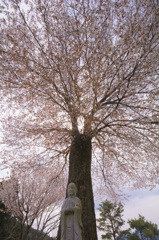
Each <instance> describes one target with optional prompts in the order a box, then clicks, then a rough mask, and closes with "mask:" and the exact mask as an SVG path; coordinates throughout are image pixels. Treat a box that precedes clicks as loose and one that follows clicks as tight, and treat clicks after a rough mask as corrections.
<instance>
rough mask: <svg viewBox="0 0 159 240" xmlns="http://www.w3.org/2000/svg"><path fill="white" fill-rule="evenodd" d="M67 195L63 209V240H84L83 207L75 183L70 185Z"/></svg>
mask: <svg viewBox="0 0 159 240" xmlns="http://www.w3.org/2000/svg"><path fill="white" fill-rule="evenodd" d="M67 193H68V197H67V198H66V199H65V201H64V203H63V206H62V209H61V240H82V233H81V232H82V227H83V226H82V219H81V215H82V205H81V201H80V199H79V198H78V197H76V193H77V188H76V185H75V184H74V183H70V184H69V185H68V188H67Z"/></svg>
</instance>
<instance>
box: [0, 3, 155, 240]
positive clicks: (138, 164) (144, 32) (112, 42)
mask: <svg viewBox="0 0 159 240" xmlns="http://www.w3.org/2000/svg"><path fill="white" fill-rule="evenodd" d="M158 9H159V5H158V1H152V0H146V1H145V0H140V1H133V0H120V1H119V0H114V1H110V0H92V1H89V0H86V1H83V0H54V1H50V0H39V1H34V0H25V1H24V0H8V1H1V12H2V14H1V16H2V19H1V27H0V34H1V40H0V54H1V56H0V73H1V76H0V83H1V86H0V89H1V93H3V96H4V100H6V103H5V104H3V103H2V111H1V112H2V114H1V117H3V113H4V112H5V114H8V118H7V117H6V115H5V116H4V118H5V119H3V120H2V122H3V126H4V130H5V136H4V141H5V145H4V147H5V146H6V144H8V146H9V148H7V149H5V150H4V151H3V153H4V154H1V157H4V163H5V164H6V165H7V164H8V163H11V162H16V164H18V161H19V162H22V160H23V162H24V161H25V160H26V165H25V166H27V167H28V166H31V167H34V168H35V167H36V166H38V165H43V164H45V165H47V166H48V167H49V168H50V169H54V168H55V167H56V168H57V169H58V171H57V176H58V175H59V174H61V173H63V172H64V170H65V169H67V170H68V171H69V173H68V182H75V184H76V185H77V189H78V197H79V198H80V199H81V202H82V206H83V216H82V221H83V240H87V239H91V240H96V239H97V233H96V221H95V212H94V196H93V190H92V175H91V174H92V172H91V170H93V171H94V169H96V170H97V171H98V174H100V178H98V179H99V180H100V181H101V184H103V186H104V187H106V190H107V193H112V194H114V192H115V190H116V188H118V187H119V186H123V184H127V183H128V181H130V182H131V183H132V185H133V186H134V187H143V185H146V184H147V186H149V185H150V183H151V184H153V183H154V184H155V183H156V182H157V181H156V178H157V171H158V156H159V153H158V151H159V148H158V142H159V137H158V126H159V125H158V99H157V93H158V53H159V50H158V47H159V45H158V41H159V24H158V16H159V10H158ZM7 104H8V105H7ZM6 118H7V119H6ZM34 146H35V147H34ZM9 150H10V151H9ZM7 153H8V154H7ZM13 164H14V163H13ZM29 164H30V165H29ZM141 169H142V171H141ZM93 174H95V171H94V172H93Z"/></svg>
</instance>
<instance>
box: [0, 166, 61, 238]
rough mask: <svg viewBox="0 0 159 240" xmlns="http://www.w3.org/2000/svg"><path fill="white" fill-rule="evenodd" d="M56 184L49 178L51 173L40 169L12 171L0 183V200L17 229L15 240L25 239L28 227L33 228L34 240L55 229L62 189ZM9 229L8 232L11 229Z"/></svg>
mask: <svg viewBox="0 0 159 240" xmlns="http://www.w3.org/2000/svg"><path fill="white" fill-rule="evenodd" d="M60 185H61V183H59V179H58V180H57V179H53V172H52V174H51V176H50V175H49V173H48V171H46V169H45V170H44V168H43V169H39V170H38V171H36V172H34V173H32V172H31V171H26V172H25V173H24V172H21V170H17V169H16V170H15V171H14V172H12V173H11V176H10V178H9V179H8V180H5V181H3V189H1V191H0V197H1V199H2V200H3V201H4V202H5V206H6V207H7V211H8V212H9V213H11V214H12V216H13V217H14V219H16V221H15V222H16V223H17V225H18V229H19V231H18V232H19V235H18V236H19V237H18V238H17V239H19V240H26V239H28V236H29V233H30V232H31V231H32V227H34V228H35V229H36V231H35V233H36V235H35V234H34V240H36V239H45V237H46V235H47V234H49V233H50V232H52V231H53V230H54V229H55V228H57V226H58V223H59V201H60V200H61V198H62V196H63V190H64V189H62V188H61V186H60ZM9 229H10V233H11V232H12V228H9ZM37 231H38V232H37ZM13 232H15V229H13ZM44 233H45V234H44ZM15 239H16V238H15Z"/></svg>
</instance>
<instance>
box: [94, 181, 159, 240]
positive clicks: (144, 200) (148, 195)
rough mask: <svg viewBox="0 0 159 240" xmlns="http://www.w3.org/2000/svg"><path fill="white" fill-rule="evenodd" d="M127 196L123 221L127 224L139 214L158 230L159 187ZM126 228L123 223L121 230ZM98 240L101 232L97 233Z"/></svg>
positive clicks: (134, 192) (97, 214) (126, 225)
mask: <svg viewBox="0 0 159 240" xmlns="http://www.w3.org/2000/svg"><path fill="white" fill-rule="evenodd" d="M128 194H129V196H130V197H129V198H128V200H127V201H125V203H124V212H123V219H124V220H125V221H126V222H127V221H128V220H129V219H134V218H138V216H139V214H140V215H142V216H144V217H145V219H146V220H148V221H151V222H152V223H155V224H157V225H158V228H159V185H158V186H157V187H156V188H154V189H153V190H151V191H150V190H145V189H142V190H141V189H140V190H136V191H132V192H128ZM96 217H97V218H98V217H99V211H96ZM128 227H129V225H128V224H127V223H125V225H124V228H123V229H127V228H128ZM98 240H101V232H98Z"/></svg>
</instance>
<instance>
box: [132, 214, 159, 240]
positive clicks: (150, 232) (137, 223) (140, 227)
mask: <svg viewBox="0 0 159 240" xmlns="http://www.w3.org/2000/svg"><path fill="white" fill-rule="evenodd" d="M128 223H129V225H130V227H131V229H134V230H135V233H136V234H137V235H138V236H139V237H140V239H142V240H144V239H154V240H155V239H159V229H158V226H157V224H154V223H152V222H150V221H147V220H145V217H143V216H141V215H139V218H138V219H131V220H129V221H128Z"/></svg>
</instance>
